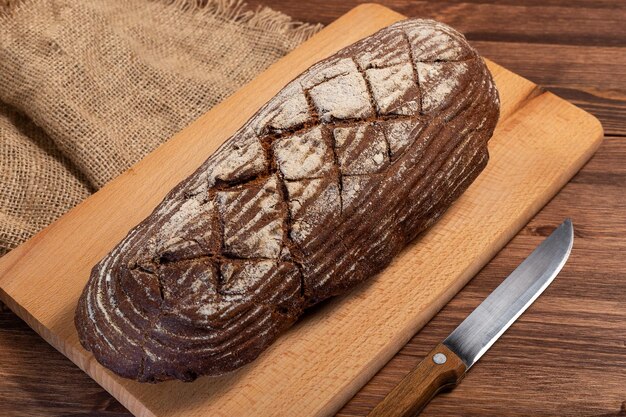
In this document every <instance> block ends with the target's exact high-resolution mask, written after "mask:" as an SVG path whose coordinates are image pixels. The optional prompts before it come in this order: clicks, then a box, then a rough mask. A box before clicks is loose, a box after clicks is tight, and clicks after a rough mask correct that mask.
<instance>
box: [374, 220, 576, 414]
mask: <svg viewBox="0 0 626 417" xmlns="http://www.w3.org/2000/svg"><path fill="white" fill-rule="evenodd" d="M573 243H574V227H573V226H572V221H571V220H570V219H566V220H565V221H564V222H563V223H562V224H561V225H560V226H559V227H557V228H556V230H555V231H554V232H552V234H551V235H550V236H548V238H547V239H546V240H544V241H543V242H542V243H541V244H540V245H539V246H538V247H537V248H536V249H535V250H534V251H533V253H531V254H530V256H528V258H526V259H525V260H524V262H522V263H521V264H520V265H519V266H518V267H517V268H516V269H515V271H513V272H512V273H511V275H509V276H508V277H507V278H506V279H505V280H504V281H503V282H502V283H501V284H500V285H499V286H498V288H496V289H495V290H494V291H493V292H492V293H491V294H489V296H488V297H487V298H486V299H485V300H484V301H483V302H482V303H481V304H480V305H479V306H478V307H477V308H476V309H475V310H474V311H473V312H472V313H471V314H470V315H469V316H467V318H466V319H465V320H464V321H463V323H461V324H460V325H459V327H457V328H456V329H455V330H454V331H453V332H452V333H450V335H449V336H448V337H447V338H446V340H444V341H443V343H440V344H439V345H437V347H435V348H434V349H433V350H432V351H431V352H430V353H429V354H428V356H426V358H425V359H424V360H422V362H420V363H419V365H417V367H416V368H415V369H413V370H412V371H411V372H410V373H409V374H408V375H407V376H406V377H405V378H404V379H403V380H402V381H401V382H400V384H398V386H396V387H395V388H394V389H393V390H392V391H391V392H390V393H389V394H388V395H387V396H386V397H385V399H384V400H383V401H382V402H381V403H380V404H378V405H377V406H376V407H375V408H374V409H373V410H372V412H371V413H369V414H368V416H369V417H383V416H385V417H392V416H393V417H396V416H398V417H399V416H402V417H407V416H414V415H416V414H418V413H419V412H420V411H421V410H422V409H423V408H424V407H425V406H426V404H428V402H429V401H430V400H431V399H432V398H433V397H434V396H435V395H436V394H437V393H438V392H439V391H441V390H442V389H444V388H454V387H455V386H456V385H457V384H458V383H459V382H461V380H462V379H463V377H464V376H465V373H466V372H467V371H468V370H469V369H470V368H471V367H472V366H473V365H474V364H475V363H476V361H478V360H479V359H480V358H481V357H482V356H483V355H484V353H485V352H486V351H487V350H488V349H489V348H490V347H491V345H493V344H494V342H495V341H496V340H498V338H499V337H500V336H501V335H502V333H504V332H505V331H506V329H508V328H509V326H511V324H513V322H514V321H515V320H517V318H518V317H519V316H520V315H521V314H522V313H523V312H524V311H525V310H526V309H527V308H528V307H529V306H530V305H531V304H532V303H533V302H534V301H535V300H536V299H537V297H539V295H541V293H542V292H543V291H544V290H545V289H546V288H547V287H548V285H550V283H551V282H552V281H553V280H554V278H555V277H556V275H557V274H558V273H559V271H561V268H563V265H565V262H566V261H567V258H568V257H569V254H570V252H571V250H572V244H573Z"/></svg>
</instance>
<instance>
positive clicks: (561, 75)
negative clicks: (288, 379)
mask: <svg viewBox="0 0 626 417" xmlns="http://www.w3.org/2000/svg"><path fill="white" fill-rule="evenodd" d="M248 2H249V3H250V4H251V5H252V6H256V5H257V4H265V5H268V6H270V7H273V8H275V9H277V10H280V11H283V12H285V13H287V14H289V15H291V16H293V17H294V18H296V19H299V20H303V21H309V22H322V23H329V22H331V21H332V20H334V19H335V18H337V17H338V16H340V15H341V14H343V13H345V12H346V11H348V10H349V9H350V8H352V7H354V6H356V5H357V4H358V2H356V1H352V0H350V1H347V0H342V1H330V0H300V1H295V2H294V1H290V0H248ZM382 3H383V4H385V5H387V6H389V7H391V8H394V9H395V10H397V11H399V12H401V13H403V14H406V15H408V16H419V17H431V18H436V19H438V20H441V21H443V22H446V23H449V24H451V25H453V26H454V27H456V28H457V29H459V30H461V31H462V32H464V33H465V34H466V36H467V38H468V39H469V40H470V42H471V43H472V44H473V45H474V46H475V47H477V48H478V49H479V51H480V52H481V53H482V54H483V55H484V56H486V57H488V58H491V59H492V60H494V61H496V62H497V63H499V64H501V65H503V66H505V67H507V68H509V69H510V70H512V71H515V72H517V73H518V74H521V75H523V76H525V77H527V78H529V79H530V80H532V81H534V82H535V83H537V84H540V85H543V86H545V87H547V88H548V89H549V90H551V91H553V92H554V93H556V94H558V95H560V96H562V97H564V98H566V99H568V100H570V101H572V102H574V103H575V104H577V105H579V106H580V107H582V108H584V109H586V110H588V111H589V112H591V113H593V114H594V115H596V116H597V117H598V118H599V119H600V120H601V121H602V124H603V125H604V129H605V133H606V138H605V141H604V143H603V145H602V146H601V148H600V150H599V151H598V153H597V154H596V156H595V157H594V158H593V159H592V160H591V161H590V162H589V163H588V164H587V165H586V166H585V168H584V169H583V170H582V171H581V172H580V173H579V174H578V175H577V176H576V177H574V179H573V180H572V181H571V182H570V183H569V184H568V185H567V186H566V187H565V188H564V189H563V190H562V191H561V192H560V193H559V194H558V195H557V196H556V197H555V198H554V199H553V200H552V201H551V202H550V203H549V204H548V205H547V206H546V207H545V208H544V209H543V210H542V211H541V212H540V213H539V214H538V215H537V216H536V217H535V218H534V219H533V220H532V221H531V222H530V223H529V224H528V225H527V226H526V227H525V228H524V229H523V230H522V231H521V232H520V233H519V234H518V236H516V237H515V238H514V239H513V240H512V241H511V242H510V243H509V244H508V245H507V246H506V247H505V248H504V249H503V250H502V251H501V252H500V253H499V254H498V256H497V257H496V258H494V259H493V260H492V261H491V262H490V263H489V264H488V265H487V266H486V267H485V268H484V269H483V270H482V271H481V272H480V273H479V274H478V275H477V276H476V277H475V278H474V279H473V280H472V281H471V282H470V283H469V284H468V285H467V286H466V287H465V288H464V289H463V290H462V291H461V292H460V293H459V294H458V295H457V296H456V297H455V298H454V299H453V300H452V301H451V302H450V303H449V304H448V305H447V306H446V307H445V308H444V309H443V310H441V311H440V312H439V314H437V315H436V316H435V317H434V318H433V320H431V322H430V323H429V324H428V325H427V326H426V327H424V329H422V331H420V332H419V333H418V334H417V335H415V337H413V339H412V340H411V341H410V342H409V343H408V344H407V345H406V346H405V347H404V348H403V349H402V350H401V351H400V352H399V353H398V354H397V355H396V356H395V357H394V358H393V359H392V360H391V361H390V362H389V363H388V364H387V365H386V366H385V367H384V368H383V369H382V370H381V371H380V372H379V373H378V374H377V375H376V376H375V377H374V378H373V379H372V380H371V381H370V382H369V383H368V384H367V385H366V386H365V387H364V388H363V389H362V390H361V391H360V392H359V393H358V394H357V395H356V396H355V397H354V398H353V399H352V400H351V401H350V402H349V403H348V404H346V406H345V407H344V408H343V409H342V410H341V411H340V413H339V415H341V416H361V415H364V414H366V413H367V412H368V411H369V410H370V409H371V408H372V407H373V406H374V405H375V404H376V403H378V402H379V401H380V400H381V399H382V398H383V397H384V396H385V394H386V393H387V392H389V391H390V390H391V389H392V388H393V386H394V385H395V384H396V383H397V382H399V381H400V379H401V378H402V377H403V376H404V375H405V374H406V372H408V371H409V369H411V368H412V367H413V366H414V365H415V364H417V363H418V362H419V361H420V359H421V358H422V356H423V355H425V354H426V353H427V352H428V351H429V350H430V349H431V348H432V347H433V346H434V345H435V344H436V343H437V342H439V341H441V340H442V339H443V338H444V337H445V336H446V335H447V334H448V333H449V332H450V331H451V330H452V329H453V328H454V327H455V326H456V325H457V324H458V323H460V322H461V321H462V319H463V318H464V317H465V316H466V315H467V314H469V312H470V311H471V310H472V309H473V308H474V307H476V306H477V305H478V304H479V303H480V301H481V300H482V299H483V298H484V297H486V296H487V294H489V292H491V291H492V290H493V289H494V288H495V287H496V286H497V285H498V283H499V282H500V281H501V280H502V279H503V278H504V277H505V276H506V275H507V274H508V273H509V272H510V271H512V270H513V269H514V267H515V266H516V265H517V264H518V263H519V262H520V261H521V260H522V259H523V258H524V257H525V256H527V255H528V254H529V253H530V251H531V250H532V248H533V247H534V246H536V245H537V244H538V243H539V242H540V241H541V240H542V239H543V238H544V237H545V236H546V235H547V234H548V233H549V232H550V230H551V229H552V227H554V226H555V225H557V224H558V223H560V222H561V221H562V220H563V218H565V217H571V218H573V220H574V224H575V227H576V242H575V244H574V251H573V252H572V256H571V258H570V261H569V262H568V263H567V265H566V266H565V268H564V269H563V271H562V272H561V274H560V275H559V277H558V278H557V280H556V281H555V282H554V283H553V284H552V285H551V286H550V287H549V288H548V290H547V291H546V292H545V294H544V295H543V296H542V297H541V298H539V300H538V301H537V302H536V303H535V304H534V305H533V306H532V307H531V308H530V309H529V311H528V312H527V313H525V314H524V316H523V317H522V318H520V320H518V322H517V323H515V325H513V326H512V327H511V329H510V330H509V331H508V332H507V333H506V334H505V335H504V336H503V337H502V338H501V339H500V341H498V343H496V344H495V345H494V346H493V348H492V349H491V350H490V351H489V353H488V354H487V355H485V356H484V357H483V358H482V359H481V361H480V362H479V363H478V364H477V365H476V366H475V367H474V368H473V369H472V371H471V372H470V373H469V374H468V376H467V377H466V379H465V380H464V382H463V383H462V384H461V385H460V386H459V387H458V388H456V389H455V390H454V391H452V392H451V393H448V394H445V395H441V396H439V397H438V398H436V399H435V400H434V401H433V402H432V403H431V404H430V405H429V406H428V407H427V408H426V410H425V411H424V413H423V414H422V415H425V416H459V415H464V416H474V415H481V416H482V415H490V416H511V415H516V416H517V415H519V416H530V415H533V416H554V415H570V416H583V415H584V416H590V415H593V416H626V138H624V136H626V25H625V24H624V22H625V21H626V3H620V2H619V1H608V0H569V1H558V0H528V1H526V2H523V3H524V5H520V3H522V2H517V1H513V0H506V1H500V2H496V1H490V0H474V1H471V0H470V1H466V2H464V3H461V2H457V1H444V2H435V1H432V2H415V1H411V0H390V1H384V2H382ZM496 3H497V4H496ZM17 415H20V416H27V415H65V416H69V415H71V416H78V415H81V416H85V415H102V416H127V415H128V412H127V411H126V410H125V409H124V408H123V407H122V406H121V405H120V404H119V403H118V402H117V401H115V400H114V399H113V398H112V397H111V396H110V395H108V394H107V393H106V392H104V391H103V390H102V389H101V388H100V387H99V386H98V385H97V384H96V383H95V382H93V381H92V380H91V379H90V378H89V377H88V376H87V375H86V374H84V373H83V372H82V371H80V370H79V369H78V368H77V367H76V366H74V365H73V364H72V363H71V362H70V361H69V360H68V359H66V358H65V357H64V356H62V355H61V354H60V353H58V352H56V351H55V350H54V349H53V348H52V347H50V346H49V345H48V344H47V343H46V342H44V341H43V339H41V338H39V336H37V335H36V334H35V333H34V332H33V331H32V330H30V328H29V327H28V326H26V324H24V323H23V322H22V321H21V320H20V319H18V318H17V317H16V316H15V315H13V314H12V313H11V312H10V311H6V310H5V311H0V416H17Z"/></svg>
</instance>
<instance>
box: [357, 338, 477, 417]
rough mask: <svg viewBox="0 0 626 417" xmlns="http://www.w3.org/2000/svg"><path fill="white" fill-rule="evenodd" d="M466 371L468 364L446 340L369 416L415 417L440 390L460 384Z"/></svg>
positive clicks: (429, 353)
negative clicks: (446, 343)
mask: <svg viewBox="0 0 626 417" xmlns="http://www.w3.org/2000/svg"><path fill="white" fill-rule="evenodd" d="M438 356H439V359H438V360H437V357H438ZM441 358H443V360H442V359H441ZM466 371H467V366H465V364H464V363H463V361H462V360H461V358H459V357H458V356H457V355H456V354H455V353H454V352H452V351H451V350H450V349H448V347H447V346H445V345H444V344H443V343H439V344H438V345H437V346H435V348H434V349H433V350H431V351H430V352H428V354H427V355H426V356H425V357H424V359H422V361H421V362H420V363H419V364H418V365H417V366H416V367H415V368H414V369H412V370H411V371H410V372H409V373H408V374H407V375H406V376H405V377H404V378H402V381H400V382H399V383H398V385H396V386H395V387H394V388H393V389H392V390H391V392H390V393H389V394H387V396H386V397H385V398H384V399H383V400H382V401H381V402H380V403H378V404H377V405H376V407H374V409H373V410H372V411H371V412H370V413H369V414H368V415H367V417H413V416H415V415H416V414H418V413H419V412H420V411H422V410H423V409H424V407H425V406H426V405H427V404H428V403H429V402H430V401H431V400H432V398H433V397H434V396H435V395H437V393H439V392H440V391H442V390H444V389H452V388H454V387H455V386H457V385H458V384H459V382H461V380H462V379H463V377H464V376H465V372H466Z"/></svg>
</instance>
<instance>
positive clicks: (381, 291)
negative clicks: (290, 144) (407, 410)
mask: <svg viewBox="0 0 626 417" xmlns="http://www.w3.org/2000/svg"><path fill="white" fill-rule="evenodd" d="M402 18H403V16H402V15H399V14H397V13H395V12H393V11H391V10H389V9H386V8H384V7H382V6H377V5H369V4H368V5H363V6H360V7H357V8H355V9H353V10H352V11H351V12H349V13H348V14H346V15H345V16H343V17H342V18H340V19H339V20H337V21H336V22H334V23H333V24H331V25H329V26H328V27H327V28H325V29H324V30H323V31H321V32H320V33H319V34H317V35H316V36H314V37H313V38H312V39H311V40H309V41H307V42H306V43H305V44H303V45H302V46H300V47H299V48H298V49H296V50H295V51H293V52H292V53H291V54H289V55H288V56H287V57H285V58H284V59H282V60H281V61H279V62H278V63H276V64H274V65H273V66H272V67H271V68H269V69H268V70H267V71H266V72H264V73H263V74H262V75H260V76H259V77H257V78H256V79H255V80H254V81H252V82H251V83H250V84H248V85H247V86H246V87H244V88H243V89H241V90H240V91H238V92H237V93H235V94H234V95H233V96H231V97H230V98H229V99H227V100H225V101H224V102H223V103H222V104H220V105H218V106H216V107H214V108H213V109H212V110H211V111H210V112H208V113H206V114H205V115H204V116H202V117H200V118H199V119H198V120H197V121H196V122H194V123H193V124H192V125H190V126H189V127H187V128H186V129H185V130H183V131H182V132H180V133H179V134H177V135H176V136H175V137H174V138H172V139H171V140H170V141H168V142H167V143H166V144H164V145H162V146H161V147H159V148H158V149H157V150H156V151H154V152H153V153H151V154H150V155H148V156H147V157H146V158H145V159H144V160H142V161H141V162H139V163H138V164H136V165H135V166H134V167H132V168H131V169H130V170H129V171H127V172H126V173H124V174H123V175H121V176H120V177H118V178H116V179H115V180H113V181H111V182H110V183H109V184H108V185H107V186H105V187H104V188H103V189H102V190H100V191H99V192H98V193H96V194H95V195H93V196H92V197H90V198H89V199H87V200H86V201H85V202H83V203H82V204H80V205H79V206H77V207H76V208H75V209H73V210H72V211H70V212H69V213H68V214H66V215H65V216H63V217H62V218H61V219H60V220H59V221H57V222H56V223H54V224H53V225H52V226H50V227H48V228H47V229H45V230H44V231H42V232H41V233H39V234H38V235H36V236H35V237H34V238H32V239H31V240H29V241H28V242H26V243H25V244H23V245H22V246H20V247H19V248H17V249H15V250H14V251H12V252H10V253H9V254H8V255H6V256H4V257H3V258H1V259H0V298H1V299H2V301H4V302H5V303H6V304H7V305H8V306H9V307H10V308H11V309H13V311H15V312H16V313H17V314H18V315H20V317H22V318H23V319H24V320H25V321H26V322H27V323H28V324H29V325H30V326H31V327H33V328H34V329H35V330H36V331H37V332H38V333H39V334H40V335H41V336H43V337H44V338H45V339H46V340H47V341H48V342H49V343H51V344H52V345H53V346H55V347H56V348H57V349H58V350H60V351H61V352H62V353H64V354H65V355H66V356H68V357H69V358H70V359H71V360H72V361H74V362H75V363H76V364H77V365H78V366H80V367H81V368H82V369H83V370H85V372H87V373H88V374H89V375H91V376H92V377H93V378H94V379H95V380H96V381H98V383H100V384H101V385H102V386H103V387H104V388H106V389H107V390H108V391H109V392H111V393H112V394H113V395H114V396H115V397H116V398H118V399H119V400H120V402H122V403H123V404H124V405H125V406H126V407H127V408H128V409H129V410H130V411H131V412H133V413H134V414H136V415H141V416H153V415H154V416H182V415H185V416H221V415H223V416H243V415H255V416H263V415H289V416H292V415H293V416H296V415H297V416H307V415H327V414H331V413H333V412H334V411H336V410H338V409H339V408H340V407H341V406H342V405H343V404H344V403H345V402H346V401H347V400H348V399H349V398H350V397H351V396H352V395H353V394H354V393H355V392H356V391H357V390H358V389H359V388H360V387H361V386H362V385H363V384H364V383H365V382H367V380H368V379H369V378H371V376H372V375H373V374H374V373H375V372H376V371H377V370H378V369H379V368H380V367H382V366H383V365H384V364H385V362H386V361H387V360H389V359H390V358H391V357H392V356H393V354H394V353H395V352H396V351H398V350H399V349H400V347H402V345H403V344H404V343H406V341H407V340H408V339H409V338H410V337H411V336H412V335H413V334H414V333H415V332H416V331H417V330H418V329H420V328H421V327H422V326H423V325H424V324H425V323H426V322H427V321H428V320H429V319H430V318H431V317H432V316H433V315H434V314H435V313H436V312H437V311H438V310H439V309H440V308H441V307H442V306H443V305H444V304H445V303H446V302H447V301H448V300H449V299H450V298H451V297H452V296H453V295H454V294H455V293H456V292H457V291H459V289H461V288H462V287H463V285H465V283H466V282H467V281H468V280H469V279H470V278H471V277H472V276H473V275H474V274H475V273H476V272H477V271H478V270H479V269H480V268H481V267H482V266H483V265H484V264H485V263H487V262H488V261H489V259H491V257H492V256H493V255H494V254H495V253H496V252H497V251H498V250H499V249H500V248H502V246H504V244H506V242H507V241H508V240H509V239H510V238H511V237H512V236H514V235H515V233H516V232H517V231H518V230H519V229H520V228H521V227H522V226H523V225H524V224H526V222H527V221H528V220H529V219H530V218H531V217H532V216H533V215H534V214H535V213H536V212H537V211H538V210H539V209H540V208H541V207H542V206H543V205H544V204H546V202H547V201H549V199H550V198H552V197H553V196H554V195H555V194H556V193H557V192H558V190H559V189H560V188H561V187H562V186H563V185H564V184H565V183H566V182H567V181H568V180H569V179H570V178H571V177H572V176H573V175H574V174H575V173H576V172H577V171H578V170H579V169H580V168H581V167H582V165H583V164H584V163H585V162H586V161H587V159H588V158H589V157H590V156H591V155H592V154H593V152H594V151H595V149H596V148H597V147H598V146H599V144H600V141H601V139H602V127H601V126H600V124H599V122H598V121H597V120H596V119H595V118H594V117H592V116H591V115H589V114H587V113H585V112H584V111H582V110H580V109H578V108H576V107H575V106H573V105H571V104H569V103H568V102H566V101H564V100H562V99H559V98H558V97H556V96H554V95H552V94H550V93H547V92H544V91H543V90H541V89H540V88H538V87H537V86H536V85H534V84H533V83H531V82H529V81H528V80H525V79H523V78H521V77H519V76H517V75H515V74H513V73H511V72H509V71H507V70H506V69H503V68H502V67H499V66H498V65H496V64H493V63H491V62H488V65H489V68H490V70H491V72H492V73H493V75H494V78H495V81H496V84H497V86H498V90H499V92H500V97H501V101H502V111H501V117H500V122H499V124H498V127H497V129H496V132H495V134H494V137H493V138H492V139H491V141H490V143H489V151H490V154H491V159H490V162H489V165H488V166H487V168H486V169H485V171H484V172H483V173H482V174H481V175H480V177H479V178H478V179H477V180H476V182H475V183H474V184H472V186H471V187H470V188H469V189H468V191H467V192H466V193H465V194H464V195H463V196H462V197H461V198H460V199H459V200H458V201H457V203H455V204H454V206H453V207H452V208H451V209H450V210H449V211H448V212H447V213H446V214H445V215H444V217H443V218H442V219H441V220H440V221H439V222H438V223H437V224H436V225H435V226H434V227H433V228H431V229H430V230H429V231H428V232H427V233H426V234H424V235H423V236H422V237H420V238H418V239H417V241H415V242H414V243H413V244H412V245H411V246H410V247H409V248H407V249H406V250H405V251H404V252H403V253H402V254H401V255H399V256H398V257H397V258H396V259H395V260H394V261H393V263H392V265H391V266H389V267H388V268H387V269H386V270H385V271H384V272H383V273H382V274H380V275H378V276H377V277H375V278H373V279H371V280H370V281H369V282H368V283H366V284H364V285H361V286H360V287H358V288H356V289H355V290H353V291H352V292H351V293H350V294H348V295H346V296H344V297H340V298H337V299H334V300H331V301H330V302H326V303H324V304H323V305H322V306H320V307H317V308H315V309H314V311H312V312H310V313H308V314H307V315H306V316H305V317H304V318H303V319H302V320H301V321H300V322H299V323H298V324H297V325H296V326H295V327H294V328H292V329H291V330H290V331H288V332H287V333H286V334H285V335H283V336H282V337H281V338H280V339H279V340H278V341H277V342H276V343H275V344H274V345H273V346H272V347H270V349H268V350H267V351H266V352H264V353H263V354H262V355H261V357H259V358H258V359H257V360H256V361H255V362H253V363H252V364H250V365H248V366H246V367H244V368H242V369H240V370H239V371H237V372H234V373H232V374H229V375H226V376H224V377H220V378H206V377H205V378H200V379H199V380H197V381H195V382H193V383H181V382H166V383H162V384H158V385H149V384H139V383H136V382H133V381H128V380H124V379H121V378H119V377H116V376H114V375H113V374H111V373H110V372H108V371H107V370H105V369H104V368H102V367H101V366H100V365H99V364H98V363H97V362H96V361H95V360H94V358H93V357H92V356H91V354H89V352H86V351H85V350H84V349H83V348H82V347H81V346H80V344H79V342H78V337H77V335H76V331H75V329H74V325H73V314H74V308H75V306H76V302H77V300H78V297H79V295H80V292H81V290H82V288H83V286H84V285H85V283H86V281H87V278H88V276H89V271H90V269H91V267H92V266H93V265H94V264H95V263H96V262H97V261H98V260H100V259H101V258H102V257H103V256H104V255H105V254H106V253H107V252H108V251H109V250H110V249H112V248H113V247H114V246H115V244H116V243H117V242H119V241H120V240H121V239H122V238H123V237H124V236H125V234H126V233H127V232H128V230H129V229H130V228H132V227H133V226H134V225H135V224H137V223H138V222H139V221H141V220H142V219H143V218H144V217H146V216H147V215H148V214H149V213H150V212H151V211H152V209H153V208H154V207H155V206H156V205H157V204H158V203H159V202H160V201H161V199H162V198H163V197H164V196H165V194H166V193H167V192H168V191H169V190H170V189H171V188H172V187H173V186H174V185H176V184H177V183H178V182H179V181H181V180H182V179H184V178H185V177H186V176H188V175H189V174H191V172H193V170H195V168H197V167H198V166H199V165H200V164H201V163H202V162H203V161H204V160H205V159H206V158H207V157H208V156H209V155H210V154H211V153H212V152H213V151H214V150H215V149H216V148H217V147H218V146H219V145H220V144H221V143H222V142H223V141H224V140H226V139H227V138H228V137H229V136H230V135H232V134H233V133H234V132H235V131H236V130H237V129H238V128H239V127H240V126H241V125H242V124H243V123H245V121H246V120H247V119H248V118H249V117H250V116H252V115H253V114H254V112H255V111H256V110H257V109H258V108H260V107H261V106H262V105H263V104H264V103H265V102H266V101H267V100H268V99H270V98H271V97H272V96H273V95H274V94H275V93H276V92H278V91H279V90H280V88H282V86H284V85H285V84H286V83H287V82H289V81H290V80H291V79H293V78H294V77H296V76H297V75H298V74H299V73H300V72H302V71H303V70H304V69H306V68H307V67H309V66H310V65H311V64H313V63H314V62H317V61H319V60H320V59H322V58H325V57H326V56H328V55H330V54H332V53H333V52H335V51H337V50H338V49H340V48H342V47H344V46H347V45H349V44H351V43H353V42H354V41H356V40H358V39H361V38H363V37H365V36H368V35H370V34H372V33H374V32H375V31H377V30H378V29H380V28H382V27H384V26H387V25H389V24H391V23H393V22H394V21H397V20H399V19H402Z"/></svg>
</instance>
